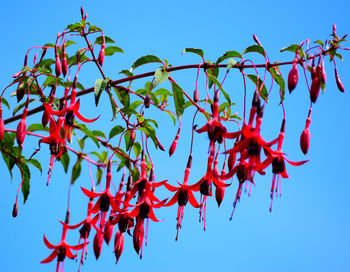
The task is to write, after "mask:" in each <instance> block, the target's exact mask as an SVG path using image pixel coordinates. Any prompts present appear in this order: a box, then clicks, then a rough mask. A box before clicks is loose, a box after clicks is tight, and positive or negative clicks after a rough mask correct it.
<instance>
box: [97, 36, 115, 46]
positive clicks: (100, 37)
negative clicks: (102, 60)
mask: <svg viewBox="0 0 350 272" xmlns="http://www.w3.org/2000/svg"><path fill="white" fill-rule="evenodd" d="M102 43H103V38H102V36H99V37H97V38H96V40H95V42H94V44H99V45H102ZM105 43H115V41H114V40H113V39H111V38H110V37H108V36H105Z"/></svg>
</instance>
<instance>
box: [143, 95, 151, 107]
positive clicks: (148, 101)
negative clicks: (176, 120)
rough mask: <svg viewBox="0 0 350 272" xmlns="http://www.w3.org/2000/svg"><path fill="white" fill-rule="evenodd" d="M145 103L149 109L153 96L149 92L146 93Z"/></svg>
mask: <svg viewBox="0 0 350 272" xmlns="http://www.w3.org/2000/svg"><path fill="white" fill-rule="evenodd" d="M143 103H144V105H145V108H146V109H148V108H149V106H150V105H151V96H150V95H149V94H148V95H146V97H145V100H144V102H143Z"/></svg>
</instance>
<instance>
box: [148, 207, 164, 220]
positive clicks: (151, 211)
mask: <svg viewBox="0 0 350 272" xmlns="http://www.w3.org/2000/svg"><path fill="white" fill-rule="evenodd" d="M148 216H149V218H150V219H151V220H152V221H154V222H161V221H164V219H163V220H158V219H157V217H156V215H155V214H154V212H153V209H152V208H151V209H150V210H149V215H148Z"/></svg>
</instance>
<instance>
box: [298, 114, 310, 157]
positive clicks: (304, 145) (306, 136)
mask: <svg viewBox="0 0 350 272" xmlns="http://www.w3.org/2000/svg"><path fill="white" fill-rule="evenodd" d="M310 123H311V109H310V110H309V115H308V117H307V119H306V124H305V128H304V130H303V132H302V133H301V136H300V148H301V151H302V152H303V153H304V154H305V155H306V154H307V152H308V151H309V146H310V138H311V134H310V129H309V127H310Z"/></svg>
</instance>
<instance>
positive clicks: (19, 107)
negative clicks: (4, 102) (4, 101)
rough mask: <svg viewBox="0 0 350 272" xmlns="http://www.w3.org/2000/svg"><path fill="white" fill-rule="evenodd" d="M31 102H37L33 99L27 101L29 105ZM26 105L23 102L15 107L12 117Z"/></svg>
mask: <svg viewBox="0 0 350 272" xmlns="http://www.w3.org/2000/svg"><path fill="white" fill-rule="evenodd" d="M33 101H37V100H36V99H34V98H31V99H29V103H32V102H33ZM26 103H27V102H26V101H25V102H23V103H21V104H19V105H17V106H16V107H15V108H14V109H13V113H12V115H13V116H14V115H15V114H16V113H17V112H18V111H19V110H20V109H22V108H24V106H25V105H26Z"/></svg>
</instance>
